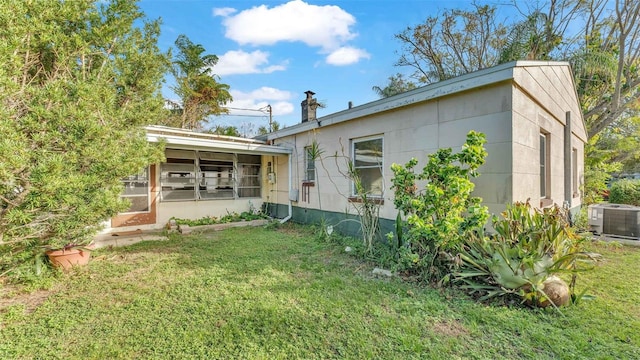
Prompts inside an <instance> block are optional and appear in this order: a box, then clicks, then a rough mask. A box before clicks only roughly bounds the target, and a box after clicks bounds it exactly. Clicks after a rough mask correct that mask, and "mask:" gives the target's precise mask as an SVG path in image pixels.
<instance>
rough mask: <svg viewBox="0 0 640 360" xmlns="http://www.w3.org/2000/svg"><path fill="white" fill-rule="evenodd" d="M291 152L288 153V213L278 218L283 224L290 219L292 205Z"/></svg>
mask: <svg viewBox="0 0 640 360" xmlns="http://www.w3.org/2000/svg"><path fill="white" fill-rule="evenodd" d="M292 163H293V152H292V153H291V154H289V166H288V167H289V191H288V194H287V198H288V199H289V206H288V210H289V215H287V216H286V217H285V218H284V219H282V220H280V224H284V223H286V222H287V221H289V220H290V219H291V216H292V215H293V205H292V201H291V191H292V190H293V174H292V170H293V164H292Z"/></svg>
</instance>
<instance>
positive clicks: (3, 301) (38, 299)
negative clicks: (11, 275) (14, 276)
mask: <svg viewBox="0 0 640 360" xmlns="http://www.w3.org/2000/svg"><path fill="white" fill-rule="evenodd" d="M54 293H55V291H53V290H37V291H34V292H30V293H27V292H24V291H22V290H21V289H20V288H18V287H16V286H11V285H3V287H2V288H0V311H4V310H5V309H6V308H8V307H11V306H15V305H23V306H24V309H25V312H26V313H27V314H30V313H32V312H34V311H35V310H36V309H37V308H38V306H40V305H41V304H42V303H43V302H45V301H46V300H47V299H48V298H49V296H51V295H53V294H54Z"/></svg>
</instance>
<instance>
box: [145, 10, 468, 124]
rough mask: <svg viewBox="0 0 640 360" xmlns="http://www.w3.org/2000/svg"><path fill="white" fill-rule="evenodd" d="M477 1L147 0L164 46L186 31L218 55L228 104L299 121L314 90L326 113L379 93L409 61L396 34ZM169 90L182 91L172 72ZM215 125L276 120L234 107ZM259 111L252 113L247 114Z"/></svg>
mask: <svg viewBox="0 0 640 360" xmlns="http://www.w3.org/2000/svg"><path fill="white" fill-rule="evenodd" d="M469 3H470V2H469V1H455V0H450V1H441V0H407V1H402V0H397V1H394V0H348V1H338V0H335V1H311V0H307V1H302V0H292V1H243V0H238V1H230V0H227V1H222V0H183V1H180V0H143V1H141V2H140V3H139V6H140V7H141V9H142V10H143V11H144V13H145V14H146V16H147V17H148V18H150V19H156V18H161V19H162V34H161V36H160V47H161V48H162V49H168V48H170V47H173V45H174V42H175V40H176V38H177V37H178V36H179V35H180V34H185V35H187V36H188V37H189V39H190V40H191V41H193V42H194V43H197V44H201V45H203V46H204V48H205V49H206V53H207V54H215V55H217V56H218V57H219V59H220V60H219V62H218V65H217V66H215V67H214V69H213V72H214V73H216V74H217V75H219V76H220V80H219V81H221V82H223V83H226V84H229V85H230V87H231V94H232V96H233V98H234V101H233V103H232V104H229V105H228V107H230V108H236V109H262V108H264V107H265V106H266V105H267V104H270V105H271V106H272V108H273V119H274V120H276V121H278V122H279V123H280V124H281V125H284V126H291V125H294V124H297V123H298V122H300V102H301V101H302V100H303V99H304V96H305V95H304V92H305V91H307V90H312V91H314V92H315V93H316V95H315V96H316V98H317V99H318V100H319V101H320V102H322V103H324V104H325V105H326V108H324V109H318V116H319V117H321V116H323V115H327V114H331V113H334V112H338V111H341V110H344V109H346V108H347V106H348V102H349V101H352V102H353V104H354V106H357V105H361V104H364V103H367V102H371V101H374V100H376V99H378V97H377V95H376V94H375V93H374V92H373V91H372V90H371V88H372V87H373V86H375V85H378V86H384V85H385V84H386V82H387V78H388V77H389V76H391V75H393V74H395V73H398V72H402V73H405V74H406V73H408V72H409V71H410V69H406V68H398V67H395V66H394V65H393V64H394V62H395V61H396V60H397V58H398V54H397V51H399V50H400V43H399V42H398V41H397V40H395V38H394V35H395V34H397V33H399V32H401V31H402V30H403V29H405V28H406V27H407V26H414V25H417V24H419V23H421V22H423V21H424V20H425V19H426V17H427V16H430V15H435V14H437V13H438V12H439V11H442V10H444V9H451V8H465V7H468V6H469ZM167 82H168V85H167V86H165V88H164V89H163V95H164V96H165V97H166V98H170V99H175V95H174V94H173V93H172V91H171V90H170V84H171V78H170V77H169V76H168V77H167ZM231 114H232V115H233V116H220V117H216V118H214V119H213V121H212V122H213V124H214V125H215V124H221V125H234V126H236V127H238V129H240V130H241V132H244V133H246V134H247V135H252V133H253V132H255V131H256V130H257V128H258V127H259V126H261V125H262V126H266V125H267V124H268V116H267V115H266V114H264V113H261V112H256V111H242V110H234V109H232V110H231ZM247 114H250V115H253V116H244V115H247Z"/></svg>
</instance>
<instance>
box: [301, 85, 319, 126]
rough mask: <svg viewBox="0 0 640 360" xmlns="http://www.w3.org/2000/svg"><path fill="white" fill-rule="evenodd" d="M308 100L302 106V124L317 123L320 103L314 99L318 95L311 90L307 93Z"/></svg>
mask: <svg viewBox="0 0 640 360" xmlns="http://www.w3.org/2000/svg"><path fill="white" fill-rule="evenodd" d="M304 93H305V94H307V98H306V99H304V100H303V101H302V103H301V104H300V105H301V106H302V122H303V123H304V122H307V121H316V108H317V107H318V101H317V100H316V98H314V97H313V95H315V94H316V93H314V92H313V91H311V90H308V91H305V92H304Z"/></svg>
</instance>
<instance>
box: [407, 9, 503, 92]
mask: <svg viewBox="0 0 640 360" xmlns="http://www.w3.org/2000/svg"><path fill="white" fill-rule="evenodd" d="M473 8H474V9H473V10H471V11H468V10H459V9H454V10H447V11H445V12H444V13H443V14H442V15H439V16H430V17H428V18H427V19H426V20H425V22H424V23H422V24H419V25H416V26H415V27H407V29H405V30H404V31H403V32H401V33H399V34H397V35H396V38H397V39H398V40H400V42H401V43H402V45H403V49H402V51H403V52H402V53H401V55H400V58H399V59H398V61H397V63H396V65H397V66H409V67H412V68H414V70H415V72H414V75H413V77H414V78H416V79H417V80H418V81H419V82H421V83H424V84H429V83H432V82H437V81H442V80H446V79H449V78H452V77H455V76H459V75H462V74H466V73H470V72H473V71H476V70H480V69H484V68H487V67H490V66H493V65H495V64H496V63H497V61H498V58H499V56H500V52H501V51H502V49H503V47H504V45H505V43H506V33H507V30H506V27H505V26H504V25H503V24H501V23H499V22H498V21H497V19H496V14H495V11H496V8H495V7H492V6H488V5H479V4H476V3H474V4H473Z"/></svg>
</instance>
